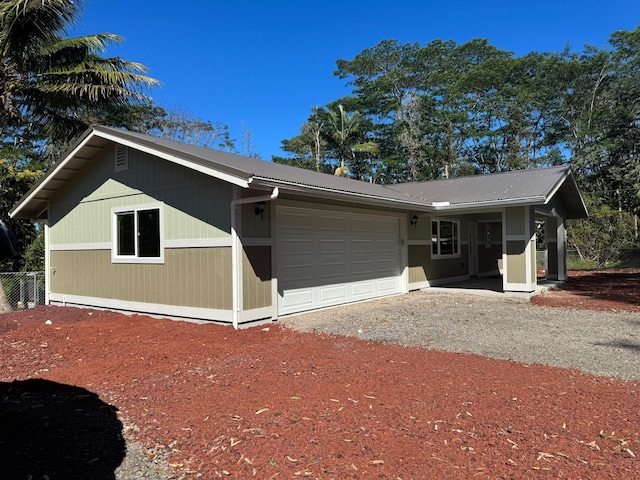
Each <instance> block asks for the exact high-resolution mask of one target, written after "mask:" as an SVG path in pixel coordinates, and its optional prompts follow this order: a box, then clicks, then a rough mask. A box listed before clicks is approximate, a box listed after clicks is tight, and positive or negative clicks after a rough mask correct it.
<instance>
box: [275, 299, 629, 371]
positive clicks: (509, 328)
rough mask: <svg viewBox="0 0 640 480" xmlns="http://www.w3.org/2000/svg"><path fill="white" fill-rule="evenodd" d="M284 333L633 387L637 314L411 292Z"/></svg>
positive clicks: (291, 320)
mask: <svg viewBox="0 0 640 480" xmlns="http://www.w3.org/2000/svg"><path fill="white" fill-rule="evenodd" d="M279 323H281V324H283V325H284V326H286V327H288V328H291V329H294V330H300V331H318V332H325V333H332V334H337V335H350V336H357V337H359V338H362V339H364V340H371V341H376V342H383V343H386V342H389V343H399V344H402V345H407V346H421V347H425V348H429V349H434V350H446V351H450V352H465V353H475V354H479V355H483V356H487V357H493V358H501V359H509V360H515V361H518V362H525V363H541V364H546V365H553V366H558V367H566V368H571V369H577V370H581V371H584V372H588V373H594V374H597V375H606V376H613V377H619V378H623V379H626V380H633V381H638V380H640V315H638V314H634V313H615V312H611V313H609V312H595V311H587V310H574V309H566V308H550V307H537V306H533V305H530V304H529V303H528V302H527V301H523V300H517V299H509V298H496V297H481V296H476V295H466V294H457V293H439V292H438V293H435V292H413V293H410V294H408V295H400V296H395V297H387V298H383V299H380V300H374V301H370V302H365V303H358V304H353V305H347V306H343V307H337V308H332V309H326V310H322V311H315V312H311V313H306V314H301V315H295V316H290V317H287V318H284V319H281V320H280V322H279Z"/></svg>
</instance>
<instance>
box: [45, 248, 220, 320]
mask: <svg viewBox="0 0 640 480" xmlns="http://www.w3.org/2000/svg"><path fill="white" fill-rule="evenodd" d="M51 271H52V275H51V292H53V293H61V294H66V295H80V296H87V297H98V298H108V299H116V300H122V301H135V302H144V303H153V304H160V305H183V306H189V307H200V308H211V309H219V310H231V308H232V305H231V303H232V299H231V281H230V279H231V249H230V248H192V249H170V250H167V251H165V264H163V265H149V264H146V265H141V264H113V263H111V252H110V251H109V250H83V251H55V250H54V251H52V252H51Z"/></svg>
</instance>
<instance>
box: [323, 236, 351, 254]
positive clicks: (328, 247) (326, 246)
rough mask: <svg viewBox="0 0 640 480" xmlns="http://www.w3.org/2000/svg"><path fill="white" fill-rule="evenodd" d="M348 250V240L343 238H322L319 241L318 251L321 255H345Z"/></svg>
mask: <svg viewBox="0 0 640 480" xmlns="http://www.w3.org/2000/svg"><path fill="white" fill-rule="evenodd" d="M346 252H347V241H346V240H344V239H342V240H329V239H320V240H319V241H318V253H319V254H320V255H333V254H341V255H344V254H345V253H346Z"/></svg>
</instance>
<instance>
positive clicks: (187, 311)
mask: <svg viewBox="0 0 640 480" xmlns="http://www.w3.org/2000/svg"><path fill="white" fill-rule="evenodd" d="M552 173H553V172H552ZM554 174H555V175H556V176H557V177H558V179H556V181H555V183H553V182H552V183H553V188H550V192H549V196H548V198H543V197H541V196H539V195H538V196H528V197H526V198H525V199H524V200H523V199H521V198H520V199H516V200H514V199H511V198H509V199H506V200H504V199H502V200H500V201H496V200H495V199H493V198H491V199H490V201H479V202H478V201H474V202H472V203H469V202H467V203H465V202H460V203H451V202H442V201H432V200H429V199H426V198H425V195H424V194H422V193H420V194H416V193H415V192H414V193H412V192H408V191H404V190H403V188H404V187H402V186H398V187H397V188H396V187H394V188H388V187H383V186H379V185H371V184H367V183H364V182H357V181H354V180H348V179H343V178H336V177H333V176H329V175H323V174H318V173H315V172H306V171H300V170H298V169H295V168H291V167H285V166H282V165H274V164H270V163H268V162H262V161H259V160H254V159H247V158H244V157H238V156H233V155H227V154H222V153H221V152H215V151H211V150H205V149H199V148H197V147H190V146H183V145H181V144H177V143H175V142H168V141H163V140H159V139H153V138H152V137H147V136H144V135H138V134H131V133H128V132H122V131H118V130H113V129H108V128H103V127H96V128H95V129H93V130H91V131H89V132H87V133H86V134H85V135H84V136H83V138H82V139H81V140H80V141H79V142H78V143H77V144H76V146H75V147H74V148H73V149H71V150H70V152H69V153H68V154H67V155H66V156H65V157H63V159H61V161H60V162H58V163H57V164H56V165H55V166H54V167H53V168H52V170H51V171H50V172H49V173H48V174H47V175H46V176H45V177H44V179H43V180H42V181H41V182H40V183H38V184H37V185H36V186H35V187H34V188H33V189H32V190H31V191H30V192H29V193H28V194H27V195H26V196H25V197H24V198H23V200H22V201H21V202H20V203H19V204H18V205H17V206H16V207H15V208H14V210H13V211H12V212H11V214H12V216H17V217H22V218H32V219H43V220H46V226H45V233H46V272H47V286H46V290H47V299H48V302H49V303H52V304H59V305H76V306H91V307H99V308H109V309H116V310H122V311H130V312H141V313H148V314H155V315H162V316H169V317H181V318H195V319H203V320H213V321H218V322H223V323H228V324H232V325H234V326H235V327H236V328H237V327H240V326H242V325H249V324H254V323H255V322H260V321H271V320H274V319H277V318H278V317H279V316H282V315H287V314H292V313H297V312H301V311H306V310H311V309H317V308H323V307H329V306H333V305H338V304H343V303H349V302H355V301H360V300H366V299H370V298H376V297H381V296H385V295H393V294H400V293H405V292H408V291H410V290H415V289H421V288H428V287H430V286H433V285H440V284H443V283H447V282H452V281H458V280H464V279H467V278H470V277H472V276H493V275H502V278H503V287H504V290H505V291H533V290H534V289H535V285H536V263H535V259H536V225H537V224H539V222H540V221H544V224H545V232H546V239H545V242H546V247H547V248H546V252H547V277H551V278H556V279H559V280H563V279H564V278H565V276H566V269H565V266H564V265H565V257H564V251H565V231H564V222H565V220H566V218H567V217H568V216H569V215H573V216H577V215H578V214H580V213H581V212H585V213H586V211H584V204H583V203H582V200H581V198H578V199H576V195H577V196H578V197H579V192H577V189H575V182H574V180H573V177H572V175H570V171H569V175H567V173H566V172H565V171H563V172H560V171H558V172H556V173H554ZM547 176H549V175H547ZM505 178H506V177H505ZM552 180H553V179H552ZM572 182H573V183H572ZM429 183H430V182H427V183H426V184H422V185H423V187H424V188H427V189H428V188H429ZM567 185H568V187H567ZM439 188H444V189H445V190H446V189H447V188H449V187H448V186H447V184H446V183H444V184H440V186H439ZM554 189H555V191H553V190H554ZM453 197H455V195H453ZM576 202H577V203H579V204H580V205H582V207H581V208H582V210H580V207H575V205H576V204H577V203H576ZM567 205H569V207H570V208H569V209H567ZM576 212H577V213H576ZM536 222H538V223H536Z"/></svg>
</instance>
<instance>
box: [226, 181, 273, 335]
mask: <svg viewBox="0 0 640 480" xmlns="http://www.w3.org/2000/svg"><path fill="white" fill-rule="evenodd" d="M279 193H280V192H279V190H278V187H275V188H274V189H273V191H272V192H271V195H261V196H259V197H247V198H236V199H235V200H232V201H231V283H232V285H231V292H232V310H231V320H232V323H233V328H235V329H236V330H237V329H238V323H239V320H240V270H239V269H240V268H241V267H242V262H241V258H240V254H241V252H242V250H241V248H240V244H239V241H238V231H237V227H238V225H237V223H238V218H237V208H238V205H245V204H247V203H258V202H269V201H271V200H275V199H276V198H278V195H279Z"/></svg>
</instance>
